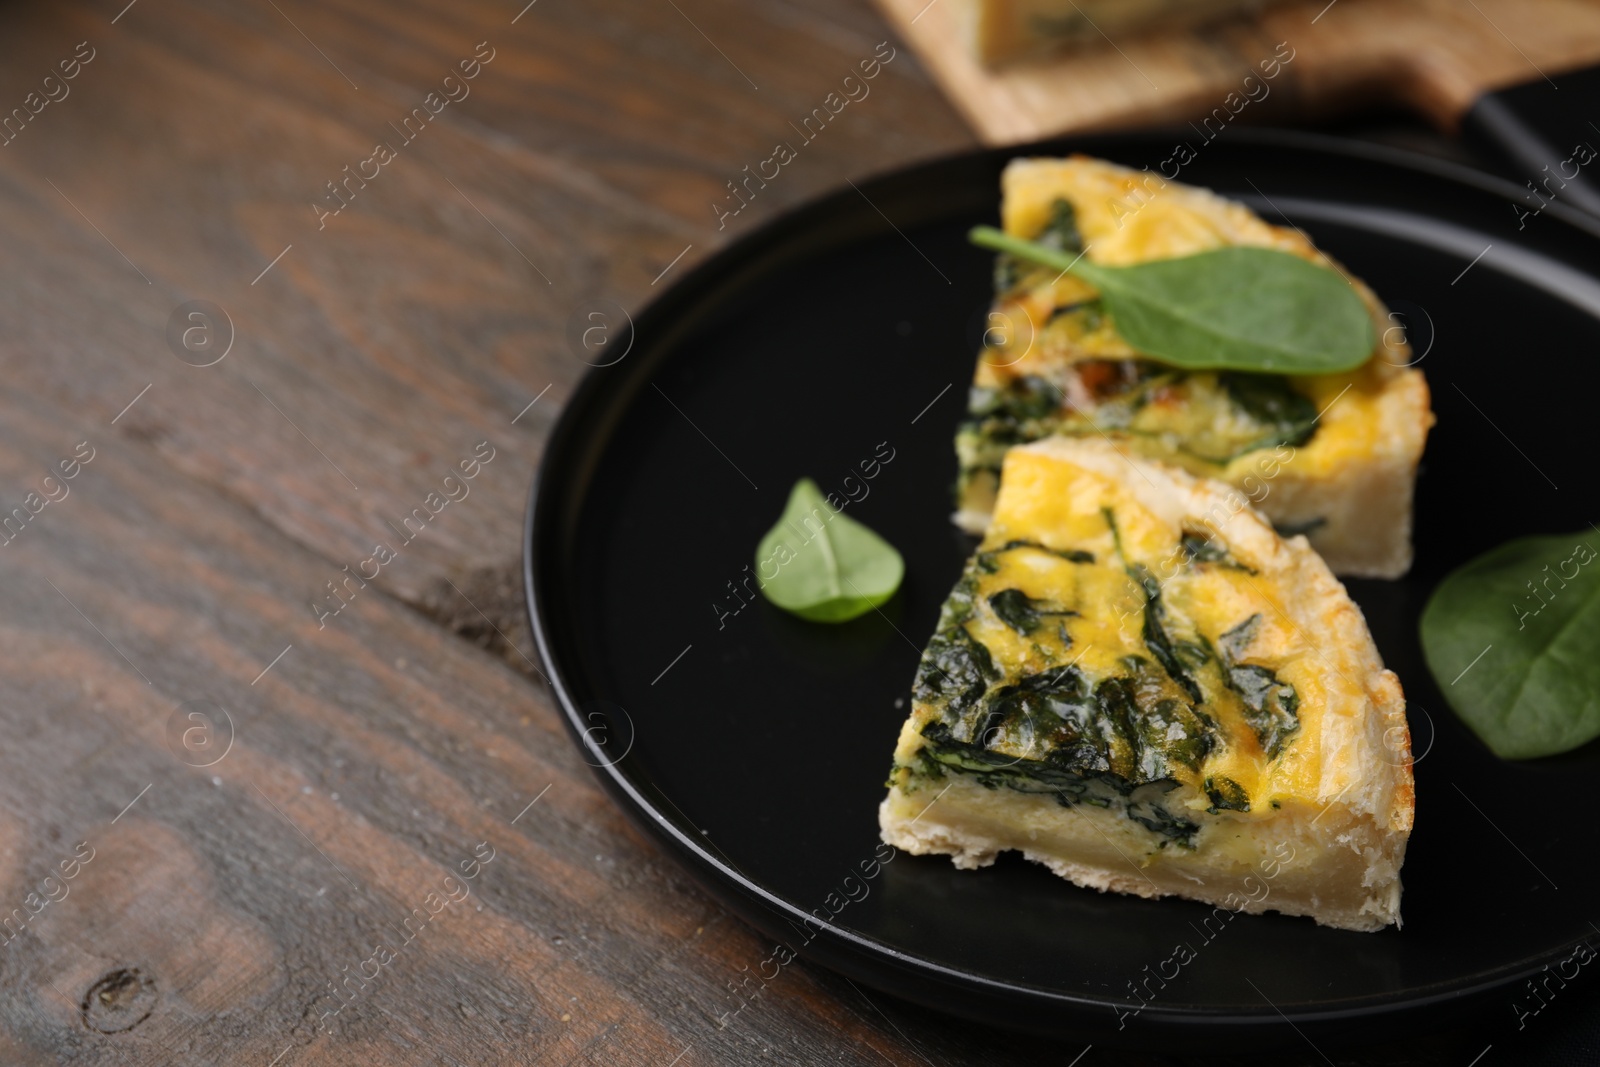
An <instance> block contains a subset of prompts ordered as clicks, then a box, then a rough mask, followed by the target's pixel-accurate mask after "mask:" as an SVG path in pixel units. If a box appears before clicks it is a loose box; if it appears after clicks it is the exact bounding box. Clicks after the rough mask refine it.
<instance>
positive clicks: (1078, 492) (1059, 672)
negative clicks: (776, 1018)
mask: <svg viewBox="0 0 1600 1067" xmlns="http://www.w3.org/2000/svg"><path fill="white" fill-rule="evenodd" d="M913 696H914V704H913V709H912V712H911V717H910V718H909V720H907V722H906V723H905V726H904V728H903V729H902V731H901V734H900V740H899V745H898V747H897V749H896V750H895V757H894V769H893V771H892V772H891V776H890V780H889V786H890V789H889V795H888V798H887V799H886V800H885V801H884V802H883V805H882V807H881V809H880V812H879V818H880V823H881V826H882V830H883V838H884V840H885V841H887V842H889V843H890V844H893V845H895V846H897V847H899V848H902V849H905V850H907V851H909V852H913V853H942V854H948V855H950V856H951V857H952V858H953V859H954V861H955V864H956V866H958V867H981V866H985V865H987V864H989V863H992V862H993V861H994V858H995V856H996V855H997V854H998V853H999V852H1001V851H1004V850H1007V849H1016V850H1019V851H1021V852H1022V853H1023V854H1024V855H1025V856H1026V857H1027V858H1028V859H1031V860H1035V861H1037V862H1040V863H1043V864H1045V865H1047V866H1048V867H1050V869H1052V870H1053V871H1055V872H1056V873H1057V874H1059V875H1061V876H1062V877H1064V878H1067V879H1069V880H1071V881H1073V882H1076V883H1077V884H1079V885H1082V886H1091V887H1094V888H1096V889H1101V890H1115V891H1118V892H1123V893H1134V894H1138V895H1140V896H1146V897H1155V896H1164V895H1175V896H1182V897H1189V898H1192V899H1195V900H1202V901H1207V902H1210V903H1213V904H1219V905H1222V906H1225V907H1229V908H1233V909H1242V910H1245V911H1251V912H1260V911H1280V912H1285V913H1288V914H1293V915H1310V916H1312V917H1314V918H1315V919H1316V920H1317V921H1318V922H1320V923H1323V924H1325V925H1328V926H1336V927H1342V928H1345V929H1350V930H1376V929H1379V928H1381V927H1384V926H1386V925H1388V924H1390V923H1398V922H1399V921H1400V912H1399V905H1400V879H1399V871H1400V865H1401V862H1402V861H1403V859H1404V856H1405V848H1406V840H1407V837H1408V836H1409V833H1410V830H1411V820H1412V809H1413V800H1412V798H1413V793H1412V776H1411V769H1410V763H1411V760H1410V736H1409V733H1408V732H1407V727H1406V718H1405V701H1404V697H1403V695H1402V693H1401V690H1400V684H1399V682H1398V681H1397V680H1396V678H1395V676H1394V675H1393V674H1392V673H1390V672H1389V671H1387V670H1385V669H1384V668H1383V665H1382V663H1381V662H1380V660H1379V658H1378V652H1377V649H1376V647H1374V645H1373V643H1372V638H1371V636H1370V635H1369V634H1368V632H1367V627H1366V622H1365V620H1364V619H1363V618H1362V615H1361V611H1360V609H1358V608H1357V607H1356V606H1355V604H1354V603H1352V602H1351V600H1350V598H1349V596H1348V595H1346V593H1345V590H1344V587H1343V586H1342V585H1340V584H1339V582H1338V580H1337V579H1335V578H1334V577H1333V575H1332V573H1331V572H1330V571H1329V570H1328V568H1327V566H1326V565H1325V564H1324V563H1323V562H1322V560H1321V559H1320V558H1318V556H1317V554H1316V553H1315V552H1313V551H1312V550H1311V548H1310V546H1309V545H1308V544H1307V543H1306V540H1305V538H1303V537H1299V536H1296V537H1291V538H1289V539H1287V540H1285V539H1284V538H1282V537H1280V536H1279V535H1278V534H1277V533H1276V532H1275V531H1274V530H1273V528H1272V527H1271V525H1269V524H1268V522H1267V521H1266V520H1265V519H1264V518H1263V517H1262V516H1261V515H1260V514H1259V513H1257V512H1256V511H1255V510H1254V509H1252V508H1251V507H1249V505H1248V504H1247V502H1246V501H1245V500H1244V498H1243V496H1242V494H1240V493H1239V492H1238V491H1237V490H1234V489H1231V488H1230V487H1228V486H1227V485H1225V484H1223V483H1221V482H1217V481H1214V480H1211V479H1203V478H1196V477H1194V476H1192V475H1190V474H1188V473H1186V472H1184V471H1182V470H1180V469H1178V468H1175V467H1172V466H1169V465H1167V464H1163V463H1159V462H1154V461H1150V460H1146V459H1143V458H1141V457H1139V456H1138V455H1136V454H1133V453H1132V452H1131V451H1130V450H1127V449H1125V448H1122V447H1120V446H1117V445H1114V444H1111V443H1108V442H1105V441H1101V440H1098V439H1087V438H1071V437H1052V438H1048V439H1046V440H1043V441H1040V442H1037V443H1034V444H1031V445H1025V446H1022V447H1018V448H1014V449H1012V450H1011V451H1010V452H1009V453H1008V454H1007V455H1006V458H1005V468H1004V472H1003V477H1002V479H1001V489H1000V494H999V498H998V501H997V503H996V506H995V511H994V516H993V521H992V522H991V523H990V525H989V530H988V534H987V536H986V537H985V538H984V540H983V542H982V544H981V545H980V546H979V548H978V550H977V552H976V554H975V555H973V557H972V558H971V559H970V560H969V561H968V563H967V566H966V569H965V572H964V573H963V574H962V577H961V579H960V581H959V582H958V583H957V584H956V587H955V590H954V591H953V592H952V593H951V594H950V598H949V599H948V600H947V601H946V602H945V605H944V608H943V611H942V612H941V614H940V617H939V623H938V630H937V632H936V633H935V634H934V637H933V639H932V641H931V642H930V643H929V645H928V647H927V650H926V651H925V652H924V653H923V656H922V661H921V664H920V666H919V668H918V672H917V676H916V682H915V687H914V690H913ZM1269 864H1270V865H1271V874H1270V875H1269V876H1265V877H1264V875H1263V872H1264V871H1266V870H1267V869H1268V865H1269Z"/></svg>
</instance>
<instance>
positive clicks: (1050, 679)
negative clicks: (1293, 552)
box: [913, 542, 1218, 847]
mask: <svg viewBox="0 0 1600 1067" xmlns="http://www.w3.org/2000/svg"><path fill="white" fill-rule="evenodd" d="M1019 548H1020V549H1035V550H1041V551H1047V552H1048V551H1052V550H1050V549H1045V548H1043V547H1042V546H1039V545H1035V544H1032V543H1030V542H1020V543H1012V544H1008V545H1005V546H1003V547H1002V548H999V549H992V550H990V551H989V553H980V554H979V555H978V556H976V557H974V560H973V564H972V566H971V568H970V569H969V572H968V574H967V575H966V576H964V577H963V578H962V580H961V581H960V582H959V583H957V585H956V588H955V590H954V592H952V594H951V596H950V599H949V600H947V601H946V603H945V606H944V610H943V611H942V612H941V615H940V624H939V629H938V632H937V633H936V634H935V635H934V637H933V640H932V641H930V642H929V644H928V648H927V650H926V651H925V652H924V653H923V656H922V662H921V665H920V667H919V669H918V672H917V678H916V682H915V684H914V688H913V693H914V695H915V696H916V698H917V700H919V701H921V702H924V703H928V704H931V705H933V706H935V707H937V708H938V709H939V711H940V715H939V718H937V719H935V720H933V721H932V722H930V723H928V724H927V725H926V726H925V727H924V728H923V731H922V736H923V739H924V741H925V742H926V745H925V747H924V748H923V750H922V753H921V757H920V759H921V765H920V768H919V771H920V773H922V774H924V775H929V776H934V777H939V776H943V775H944V774H945V773H946V772H959V773H962V774H967V775H972V776H974V777H975V778H976V779H977V780H978V781H979V782H981V783H982V784H983V785H985V786H987V787H989V788H992V789H993V788H1002V787H1004V788H1008V789H1014V790H1017V791H1019V792H1026V793H1042V794H1049V795H1052V796H1054V797H1055V799H1056V801H1057V802H1058V803H1060V804H1062V805H1064V806H1071V805H1073V804H1078V803H1088V804H1094V805H1096V806H1099V807H1107V808H1110V807H1115V808H1117V809H1118V810H1120V811H1122V812H1123V813H1124V814H1126V815H1127V817H1128V818H1130V819H1133V820H1134V821H1136V822H1138V823H1140V824H1141V825H1143V826H1145V827H1146V828H1147V829H1149V830H1151V831H1152V832H1153V833H1155V834H1157V835H1158V836H1160V837H1161V839H1162V844H1163V845H1165V844H1167V843H1174V842H1175V843H1178V844H1180V845H1183V846H1185V847H1192V846H1193V838H1194V834H1195V832H1196V831H1197V830H1198V829H1199V827H1198V826H1197V824H1195V823H1194V822H1192V821H1190V820H1187V819H1184V818H1182V817H1181V816H1178V815H1174V814H1172V813H1171V812H1169V811H1167V810H1166V808H1165V807H1164V806H1163V805H1162V804H1161V802H1160V800H1161V797H1162V795H1164V794H1165V793H1166V792H1168V791H1169V790H1171V789H1173V788H1175V787H1176V786H1177V784H1178V782H1177V779H1176V778H1175V777H1174V774H1173V772H1174V769H1175V768H1178V767H1182V768H1187V769H1188V770H1189V771H1191V772H1194V771H1198V770H1199V768H1200V764H1201V762H1202V761H1203V760H1204V759H1205V757H1206V755H1207V754H1209V753H1210V752H1211V750H1212V749H1213V748H1214V747H1215V745H1216V744H1217V743H1218V742H1217V726H1216V723H1215V721H1214V720H1212V719H1211V717H1210V716H1209V715H1208V714H1206V712H1205V711H1203V710H1201V709H1200V708H1198V707H1195V706H1194V704H1195V703H1196V702H1197V701H1196V700H1195V699H1194V698H1192V697H1191V696H1190V694H1189V693H1188V691H1187V690H1186V689H1185V688H1183V687H1182V686H1181V685H1175V684H1174V681H1175V679H1174V678H1173V677H1171V676H1170V671H1168V670H1166V668H1165V665H1164V664H1163V665H1161V666H1157V664H1156V663H1153V662H1152V661H1151V660H1149V659H1146V658H1144V657H1142V656H1129V657H1127V658H1126V659H1125V660H1124V661H1123V668H1124V670H1125V671H1126V673H1125V674H1119V675H1116V676H1113V677H1108V678H1102V679H1100V680H1098V681H1091V680H1090V679H1088V678H1087V677H1086V676H1085V675H1084V674H1083V672H1082V671H1080V670H1079V669H1078V668H1077V667H1076V666H1074V665H1072V664H1064V665H1061V666H1055V667H1050V668H1048V669H1046V670H1043V671H1039V672H1036V673H1032V674H1027V675H1023V676H1022V677H1020V678H1016V679H1015V680H1014V681H1009V682H1008V681H1007V680H1006V679H1005V677H1004V675H1003V672H1002V671H1001V670H1000V669H999V668H998V667H996V665H995V663H994V658H993V656H991V655H990V653H989V650H988V649H987V648H985V647H984V645H983V644H982V643H981V642H980V641H978V640H977V639H976V638H974V637H973V636H972V634H971V632H970V630H969V629H968V625H967V624H968V622H969V621H970V620H971V619H972V617H973V614H974V612H975V611H976V609H977V602H978V595H977V586H978V577H979V574H980V573H982V572H984V571H986V570H987V571H988V572H989V573H993V570H992V568H985V567H983V566H982V559H983V557H984V556H985V555H990V554H991V553H993V554H998V553H999V552H1003V551H1013V550H1016V549H1019ZM1057 554H1058V555H1062V556H1063V557H1064V558H1067V559H1070V560H1072V561H1074V562H1083V561H1085V560H1088V561H1092V560H1093V556H1092V555H1091V554H1089V553H1084V552H1071V553H1057ZM991 560H992V555H991ZM983 602H984V603H985V604H987V605H988V607H989V609H990V610H991V611H992V612H993V613H994V615H995V617H996V618H998V619H999V620H1000V621H1001V622H1002V623H1004V624H1005V625H1006V626H1008V627H1010V628H1012V629H1013V630H1014V631H1016V632H1018V633H1019V634H1024V635H1026V634H1031V633H1032V632H1034V630H1036V629H1037V628H1038V627H1039V626H1040V625H1042V621H1043V620H1042V617H1043V616H1048V615H1071V614H1076V613H1075V612H1071V611H1068V610H1066V609H1049V610H1043V609H1041V607H1040V605H1041V603H1042V602H1041V601H1038V600H1035V599H1033V598H1031V597H1028V596H1026V595H1025V594H1023V593H1022V592H1021V591H1020V590H1016V589H1002V590H999V591H998V592H996V593H993V594H991V595H990V596H989V597H988V598H987V599H986V600H984V601H983ZM1149 615H1150V612H1149V609H1148V607H1147V625H1148V618H1149ZM1155 625H1156V628H1157V630H1156V632H1159V622H1157V623H1156V624H1155ZM1062 637H1063V640H1064V643H1070V638H1068V637H1067V635H1066V634H1065V632H1064V628H1063V634H1062ZM1155 643H1156V644H1157V645H1159V646H1161V647H1162V648H1163V649H1164V650H1170V648H1171V647H1172V643H1171V642H1170V641H1168V640H1167V639H1166V638H1165V636H1164V635H1161V636H1159V637H1157V638H1156V639H1155ZM1185 647H1188V646H1185ZM1152 654H1153V655H1155V654H1156V653H1155V651H1154V648H1152ZM1173 654H1174V655H1175V653H1173ZM1190 684H1191V685H1192V684H1193V683H1192V681H1191V683H1190ZM1196 692H1198V687H1196Z"/></svg>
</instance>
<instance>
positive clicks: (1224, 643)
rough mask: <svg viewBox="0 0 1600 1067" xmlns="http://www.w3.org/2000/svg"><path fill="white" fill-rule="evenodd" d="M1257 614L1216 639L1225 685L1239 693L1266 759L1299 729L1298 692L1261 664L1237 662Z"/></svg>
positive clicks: (1275, 754) (1252, 632) (1252, 635)
mask: <svg viewBox="0 0 1600 1067" xmlns="http://www.w3.org/2000/svg"><path fill="white" fill-rule="evenodd" d="M1260 626H1261V616H1260V615H1259V614H1256V615H1252V616H1250V617H1249V618H1248V619H1246V620H1244V622H1241V623H1240V624H1239V625H1238V626H1235V627H1234V628H1233V629H1231V630H1229V631H1228V632H1227V633H1225V634H1223V635H1222V636H1221V637H1220V638H1219V639H1218V640H1217V646H1218V651H1219V652H1220V653H1221V656H1222V666H1223V678H1224V679H1225V680H1226V682H1227V685H1228V688H1229V689H1232V690H1233V691H1234V692H1235V693H1238V694H1239V699H1240V700H1241V701H1242V702H1243V704H1244V709H1245V713H1244V717H1245V721H1246V722H1247V723H1249V724H1250V729H1251V730H1252V731H1254V733H1255V735H1256V740H1258V741H1260V742H1261V748H1262V751H1264V752H1266V754H1267V758H1268V759H1277V758H1278V754H1279V753H1281V752H1282V751H1283V746H1284V744H1285V742H1287V741H1288V740H1289V738H1291V737H1293V736H1294V735H1295V733H1296V732H1297V731H1298V730H1299V729H1300V715H1299V711H1300V694H1298V693H1296V692H1295V689H1294V686H1292V685H1290V684H1289V683H1287V682H1280V681H1279V680H1278V676H1277V675H1276V674H1274V673H1273V672H1272V671H1270V670H1268V669H1267V668H1265V667H1260V666H1257V665H1255V664H1253V663H1240V662H1239V657H1240V656H1242V655H1243V654H1244V650H1245V649H1246V648H1247V647H1248V646H1249V644H1250V642H1251V641H1252V640H1253V639H1254V638H1255V634H1256V630H1257V629H1258V628H1259V627H1260Z"/></svg>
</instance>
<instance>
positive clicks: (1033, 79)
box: [877, 0, 1600, 144]
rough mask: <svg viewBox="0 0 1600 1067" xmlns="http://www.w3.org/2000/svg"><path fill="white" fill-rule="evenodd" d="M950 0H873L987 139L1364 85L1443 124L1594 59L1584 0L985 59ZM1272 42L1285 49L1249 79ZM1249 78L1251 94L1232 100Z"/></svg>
mask: <svg viewBox="0 0 1600 1067" xmlns="http://www.w3.org/2000/svg"><path fill="white" fill-rule="evenodd" d="M958 2H959V0H932V3H929V0H877V3H878V4H879V6H880V7H881V8H882V9H883V10H884V11H885V12H886V13H887V15H888V16H889V18H890V20H891V22H893V23H894V25H895V26H896V27H897V28H898V29H899V31H900V32H901V34H902V35H903V36H904V37H905V39H906V40H907V41H908V42H909V43H910V44H911V46H912V47H913V48H914V49H915V50H916V51H917V52H918V54H919V55H920V56H921V58H922V60H923V62H924V63H925V64H926V65H927V66H928V68H929V69H930V70H931V71H932V72H933V75H934V77H935V78H937V79H938V81H939V83H940V85H942V86H943V88H944V91H945V92H946V93H947V94H948V95H949V96H950V98H951V99H952V100H953V101H954V102H955V104H956V106H957V107H958V108H959V109H960V110H961V112H962V113H963V114H964V115H965V116H966V118H967V120H968V121H969V122H970V123H971V124H972V125H973V127H974V128H975V129H976V130H977V132H978V135H979V136H980V137H981V138H982V139H983V140H984V141H986V142H988V143H990V144H1012V143H1016V142H1020V141H1029V140H1035V139H1037V138H1041V137H1046V136H1050V135H1052V134H1059V133H1068V132H1078V131H1084V130H1096V129H1106V128H1109V127H1127V126H1139V125H1152V124H1157V123H1173V122H1185V121H1190V122H1199V121H1201V120H1203V119H1204V118H1205V117H1206V116H1208V115H1213V113H1214V111H1216V109H1221V111H1220V113H1218V114H1216V116H1215V117H1214V119H1213V122H1212V125H1213V127H1214V126H1216V125H1218V124H1221V123H1224V122H1231V121H1234V120H1235V119H1238V120H1242V121H1249V122H1259V121H1263V120H1267V121H1276V122H1283V121H1287V120H1290V119H1295V118H1303V117H1314V116H1318V115H1327V114H1331V113H1334V112H1337V111H1340V110H1343V109H1346V108H1349V107H1352V106H1355V105H1358V104H1361V103H1365V102H1368V101H1372V100H1376V99H1383V100H1389V101H1395V102H1399V103H1402V104H1404V105H1406V106H1409V107H1412V108H1414V109H1415V110H1417V111H1419V112H1420V113H1421V114H1423V115H1424V116H1426V117H1427V118H1428V119H1430V120H1431V121H1432V122H1434V123H1436V124H1437V125H1438V126H1439V127H1441V128H1442V129H1445V130H1452V129H1454V127H1455V126H1456V124H1457V123H1458V122H1459V120H1460V118H1461V116H1462V115H1463V113H1465V111H1466V110H1467V109H1468V108H1469V107H1470V106H1471V105H1472V103H1473V101H1475V100H1477V99H1478V97H1479V96H1481V95H1482V94H1483V93H1484V92H1486V91H1490V90H1494V89H1501V88H1505V87H1507V86H1510V85H1515V84H1519V83H1522V82H1530V81H1539V80H1541V79H1546V78H1549V77H1553V76H1555V75H1557V74H1559V73H1562V72H1565V71H1569V70H1574V69H1576V68H1579V67H1585V66H1590V65H1593V64H1597V63H1600V2H1594V0H1333V2H1332V3H1328V0H1310V2H1292V3H1287V4H1283V5H1280V6H1275V7H1273V8H1271V9H1269V10H1267V11H1265V12H1262V13H1260V14H1258V15H1254V16H1251V17H1248V18H1241V19H1235V20H1231V21H1228V22H1224V23H1219V24H1217V25H1215V26H1211V27H1208V28H1206V29H1203V30H1200V31H1197V32H1187V33H1180V32H1168V33H1161V32H1156V33H1151V34H1146V35H1143V36H1129V37H1127V38H1126V39H1118V40H1116V41H1114V42H1113V41H1109V40H1108V41H1106V42H1105V43H1104V44H1103V45H1101V46H1099V47H1096V48H1090V49H1085V50H1080V51H1076V52H1070V53H1063V54H1058V55H1056V56H1053V57H1047V58H1042V59H1036V60H1029V61H1025V62H1021V63H1018V64H1014V65H1011V66H1007V67H1003V68H1000V69H997V70H989V69H985V68H984V67H982V66H981V65H980V64H979V63H978V62H977V61H976V60H975V59H973V58H972V55H971V53H970V52H969V51H968V49H967V46H966V44H965V43H964V42H963V41H962V40H961V37H960V34H959V33H958V32H957V26H956V19H957V15H958V12H957V8H956V4H957V3H958ZM1274 55H1286V56H1292V58H1291V59H1290V60H1289V61H1288V62H1287V63H1286V64H1283V65H1282V66H1281V69H1279V71H1278V73H1277V76H1276V77H1275V78H1273V79H1272V80H1271V81H1268V82H1265V83H1262V82H1260V81H1257V82H1253V83H1250V85H1249V86H1246V85H1245V83H1244V79H1245V77H1246V76H1247V75H1250V74H1255V75H1256V76H1257V78H1258V79H1260V76H1261V71H1262V68H1261V66H1260V64H1261V63H1262V62H1263V61H1270V60H1272V58H1273V57H1274ZM1269 69H1270V67H1269ZM1262 84H1265V87H1266V88H1265V91H1263V89H1262V88H1260V85H1262ZM1247 89H1248V90H1249V93H1250V94H1251V95H1253V96H1255V97H1256V98H1257V99H1254V100H1248V101H1247V102H1246V103H1244V104H1243V105H1240V103H1239V101H1240V100H1245V99H1246V90H1247ZM1230 93H1234V94H1237V95H1236V96H1234V97H1233V98H1232V99H1231V100H1230V98H1229V94H1230ZM1597 113H1600V109H1597ZM1224 117H1226V118H1224Z"/></svg>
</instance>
